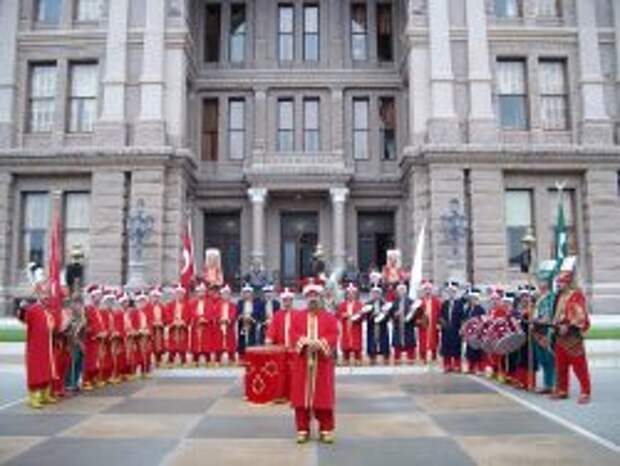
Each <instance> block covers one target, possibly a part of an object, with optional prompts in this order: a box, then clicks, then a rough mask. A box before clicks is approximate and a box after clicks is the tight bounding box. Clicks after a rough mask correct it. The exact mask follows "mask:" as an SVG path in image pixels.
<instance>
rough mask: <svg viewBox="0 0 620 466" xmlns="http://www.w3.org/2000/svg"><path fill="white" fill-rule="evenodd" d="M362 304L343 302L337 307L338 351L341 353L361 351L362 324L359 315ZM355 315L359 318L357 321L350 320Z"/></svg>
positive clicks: (358, 302) (359, 302) (361, 318)
mask: <svg viewBox="0 0 620 466" xmlns="http://www.w3.org/2000/svg"><path fill="white" fill-rule="evenodd" d="M362 307H363V304H362V303H361V301H358V300H355V301H348V300H347V301H343V302H342V303H340V306H338V312H337V314H336V315H337V317H338V320H340V328H341V330H342V333H341V335H340V349H341V350H342V351H361V350H362V322H363V321H364V319H363V316H362V315H361V311H362ZM355 315H359V316H360V317H359V318H358V319H357V320H352V319H351V318H352V317H353V316H355Z"/></svg>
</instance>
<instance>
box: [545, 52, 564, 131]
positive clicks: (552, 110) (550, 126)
mask: <svg viewBox="0 0 620 466" xmlns="http://www.w3.org/2000/svg"><path fill="white" fill-rule="evenodd" d="M538 77H539V87H540V111H541V119H542V125H543V129H546V130H564V129H568V84H567V79H566V78H567V77H566V62H565V61H564V60H550V59H543V60H540V62H539V66H538Z"/></svg>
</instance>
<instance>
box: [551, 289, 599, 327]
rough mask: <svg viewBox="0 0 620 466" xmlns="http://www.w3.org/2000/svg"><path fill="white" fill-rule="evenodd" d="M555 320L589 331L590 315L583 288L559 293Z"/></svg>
mask: <svg viewBox="0 0 620 466" xmlns="http://www.w3.org/2000/svg"><path fill="white" fill-rule="evenodd" d="M556 303H557V305H556V310H555V317H554V321H555V323H557V324H569V325H572V326H574V327H577V328H579V329H580V330H581V331H582V332H587V331H588V329H589V328H590V316H589V315H588V307H587V305H586V297H585V295H584V294H583V292H582V291H581V290H568V291H566V292H562V293H560V294H559V295H558V299H557V301H556Z"/></svg>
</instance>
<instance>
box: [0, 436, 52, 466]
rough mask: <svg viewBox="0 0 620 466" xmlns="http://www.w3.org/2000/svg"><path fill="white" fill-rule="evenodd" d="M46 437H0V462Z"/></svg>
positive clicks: (2, 462)
mask: <svg viewBox="0 0 620 466" xmlns="http://www.w3.org/2000/svg"><path fill="white" fill-rule="evenodd" d="M45 439H46V437H0V464H4V463H5V462H6V461H8V460H9V459H11V458H14V457H15V456H17V455H19V454H20V453H23V452H24V451H26V450H28V449H29V448H31V447H33V446H34V445H36V444H37V443H39V442H42V441H43V440H45Z"/></svg>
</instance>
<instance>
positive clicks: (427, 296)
mask: <svg viewBox="0 0 620 466" xmlns="http://www.w3.org/2000/svg"><path fill="white" fill-rule="evenodd" d="M418 309H419V311H418V312H417V315H416V325H417V326H418V337H419V340H420V341H419V344H418V351H419V356H420V361H422V364H426V361H427V357H428V353H429V351H430V353H431V361H433V362H434V361H436V360H437V347H438V345H439V313H440V312H441V300H440V299H439V298H438V297H437V296H435V295H434V294H433V284H432V282H430V281H428V280H425V281H424V282H422V298H421V302H420V305H419V306H418Z"/></svg>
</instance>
